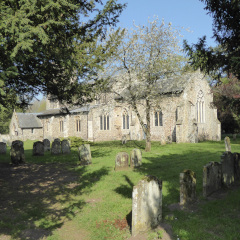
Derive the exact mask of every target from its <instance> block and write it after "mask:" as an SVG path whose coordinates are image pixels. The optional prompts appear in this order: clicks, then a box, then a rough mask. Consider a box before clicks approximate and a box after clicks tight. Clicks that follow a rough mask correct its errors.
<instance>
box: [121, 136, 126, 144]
mask: <svg viewBox="0 0 240 240" xmlns="http://www.w3.org/2000/svg"><path fill="white" fill-rule="evenodd" d="M126 143H127V136H126V135H123V136H122V144H126Z"/></svg>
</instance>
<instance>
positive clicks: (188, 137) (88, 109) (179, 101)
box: [9, 72, 221, 143]
mask: <svg viewBox="0 0 240 240" xmlns="http://www.w3.org/2000/svg"><path fill="white" fill-rule="evenodd" d="M121 94H122V95H124V91H123V92H122V93H120V96H121ZM110 95H111V94H108V93H103V94H101V97H99V98H98V99H96V100H95V101H93V102H91V103H89V104H86V105H83V106H81V107H75V108H67V107H65V106H63V105H61V104H60V103H59V101H58V100H57V99H56V98H54V97H52V98H51V97H49V98H48V99H47V104H46V111H44V112H42V113H17V112H15V111H14V113H13V116H12V119H11V123H10V134H9V135H10V136H9V137H10V139H11V140H15V139H20V140H26V139H31V140H43V139H45V138H48V139H49V140H53V139H54V138H67V137H71V136H76V137H81V138H82V139H84V140H87V141H112V140H121V139H122V138H123V136H125V137H127V138H128V139H129V140H143V139H145V137H146V136H145V134H144V131H143V129H142V126H141V125H140V122H139V120H138V117H137V115H136V113H135V112H134V111H133V109H132V107H131V106H130V105H128V104H126V102H124V98H121V97H119V96H112V95H111V96H110ZM160 95H161V97H160V98H159V104H158V105H159V107H158V108H156V109H152V111H151V116H150V120H151V126H150V128H151V140H153V141H160V142H162V143H165V142H177V143H180V142H193V143H196V142H198V141H199V140H200V141H201V140H213V141H219V140H221V123H220V122H219V120H218V119H217V109H216V108H215V107H214V105H213V94H212V92H211V88H210V86H209V83H208V82H207V80H206V79H205V77H204V75H203V74H201V73H200V72H194V73H188V74H185V75H183V76H182V77H181V79H175V80H171V81H170V80H167V81H165V82H163V83H162V86H161V90H160V93H159V96H160ZM157 101H158V100H157ZM141 114H143V115H144V114H145V112H144V109H143V110H142V111H141Z"/></svg>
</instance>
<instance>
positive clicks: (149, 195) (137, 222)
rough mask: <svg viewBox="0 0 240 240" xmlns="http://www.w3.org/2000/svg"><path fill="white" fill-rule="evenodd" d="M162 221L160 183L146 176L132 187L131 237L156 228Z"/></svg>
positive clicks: (152, 177) (156, 179)
mask: <svg viewBox="0 0 240 240" xmlns="http://www.w3.org/2000/svg"><path fill="white" fill-rule="evenodd" d="M161 220H162V181H160V180H159V179H158V178H157V177H154V176H146V177H144V178H143V179H142V180H140V181H139V183H138V184H137V186H134V187H133V193H132V235H133V236H135V235H137V234H139V233H141V232H145V231H147V230H149V229H151V228H155V227H157V226H158V224H159V223H160V221H161Z"/></svg>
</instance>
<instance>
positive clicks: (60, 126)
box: [59, 120, 64, 132]
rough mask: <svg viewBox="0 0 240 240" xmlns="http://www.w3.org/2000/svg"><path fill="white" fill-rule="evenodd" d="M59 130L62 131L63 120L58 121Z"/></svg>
mask: <svg viewBox="0 0 240 240" xmlns="http://www.w3.org/2000/svg"><path fill="white" fill-rule="evenodd" d="M59 129H60V132H63V131H64V124H63V120H60V121H59Z"/></svg>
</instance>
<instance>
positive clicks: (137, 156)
mask: <svg viewBox="0 0 240 240" xmlns="http://www.w3.org/2000/svg"><path fill="white" fill-rule="evenodd" d="M141 165H142V152H141V150H140V149H137V148H135V149H133V150H132V152H131V157H130V166H131V167H132V168H137V167H140V166H141Z"/></svg>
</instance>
